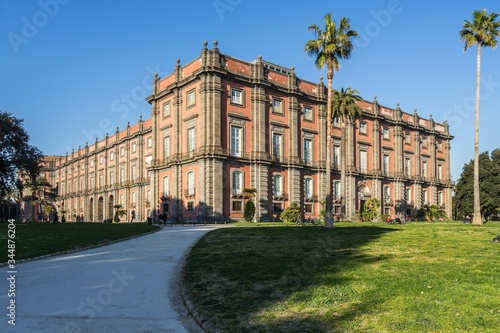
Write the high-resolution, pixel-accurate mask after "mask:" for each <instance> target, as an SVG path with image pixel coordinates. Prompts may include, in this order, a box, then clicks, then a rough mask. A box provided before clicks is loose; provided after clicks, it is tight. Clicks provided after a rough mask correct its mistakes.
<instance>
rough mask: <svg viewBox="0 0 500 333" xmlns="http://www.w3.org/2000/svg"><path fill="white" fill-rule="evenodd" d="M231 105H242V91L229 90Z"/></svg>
mask: <svg viewBox="0 0 500 333" xmlns="http://www.w3.org/2000/svg"><path fill="white" fill-rule="evenodd" d="M231 104H237V105H243V91H241V90H238V89H231Z"/></svg>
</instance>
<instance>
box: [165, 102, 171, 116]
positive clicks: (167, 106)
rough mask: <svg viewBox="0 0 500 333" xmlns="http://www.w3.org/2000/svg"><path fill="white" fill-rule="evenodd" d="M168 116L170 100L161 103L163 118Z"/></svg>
mask: <svg viewBox="0 0 500 333" xmlns="http://www.w3.org/2000/svg"><path fill="white" fill-rule="evenodd" d="M166 117H170V102H167V103H164V104H163V118H166Z"/></svg>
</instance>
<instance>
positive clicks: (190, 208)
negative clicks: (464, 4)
mask: <svg viewBox="0 0 500 333" xmlns="http://www.w3.org/2000/svg"><path fill="white" fill-rule="evenodd" d="M186 210H187V211H188V212H194V201H188V203H187V208H186Z"/></svg>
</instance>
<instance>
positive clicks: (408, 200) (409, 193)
mask: <svg viewBox="0 0 500 333" xmlns="http://www.w3.org/2000/svg"><path fill="white" fill-rule="evenodd" d="M405 197H406V203H407V204H408V203H411V199H412V198H411V188H410V187H407V188H406V195H405Z"/></svg>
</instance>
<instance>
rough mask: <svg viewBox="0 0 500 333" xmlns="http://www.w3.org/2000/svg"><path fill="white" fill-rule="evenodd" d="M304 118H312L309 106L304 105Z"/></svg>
mask: <svg viewBox="0 0 500 333" xmlns="http://www.w3.org/2000/svg"><path fill="white" fill-rule="evenodd" d="M304 120H309V121H312V120H313V109H312V107H310V106H304Z"/></svg>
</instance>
